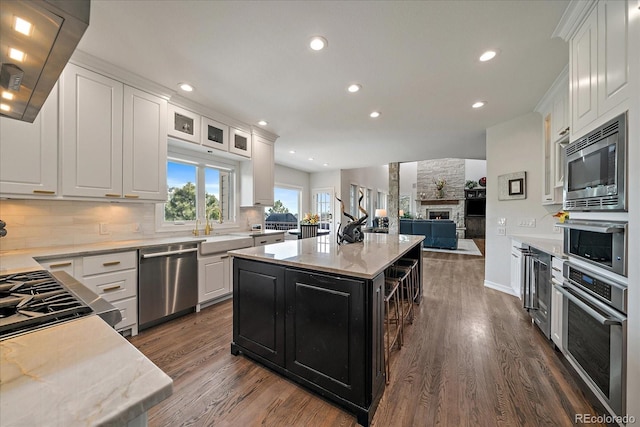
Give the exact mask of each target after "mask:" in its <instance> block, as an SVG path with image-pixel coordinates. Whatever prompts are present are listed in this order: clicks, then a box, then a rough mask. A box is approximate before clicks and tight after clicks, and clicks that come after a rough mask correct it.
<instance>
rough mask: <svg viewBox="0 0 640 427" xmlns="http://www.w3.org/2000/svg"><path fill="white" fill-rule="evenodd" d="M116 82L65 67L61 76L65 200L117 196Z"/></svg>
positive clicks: (119, 120) (119, 143)
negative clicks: (68, 197) (69, 198)
mask: <svg viewBox="0 0 640 427" xmlns="http://www.w3.org/2000/svg"><path fill="white" fill-rule="evenodd" d="M122 94H123V85H122V83H120V82H117V81H115V80H112V79H110V78H107V77H105V76H102V75H100V74H97V73H94V72H91V71H88V70H85V69H82V68H80V67H77V66H75V65H72V64H70V65H68V66H67V68H66V69H65V72H64V74H63V88H62V108H63V113H62V117H63V124H62V129H61V131H62V132H61V134H62V149H63V155H62V167H63V171H64V173H63V174H62V189H63V194H64V195H68V196H89V197H105V196H106V197H120V195H121V194H122Z"/></svg>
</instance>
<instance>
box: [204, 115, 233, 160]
mask: <svg viewBox="0 0 640 427" xmlns="http://www.w3.org/2000/svg"><path fill="white" fill-rule="evenodd" d="M202 145H204V146H205V147H210V148H215V149H216V150H221V151H229V126H227V125H225V124H222V123H220V122H216V121H215V120H212V119H210V118H207V117H204V116H202Z"/></svg>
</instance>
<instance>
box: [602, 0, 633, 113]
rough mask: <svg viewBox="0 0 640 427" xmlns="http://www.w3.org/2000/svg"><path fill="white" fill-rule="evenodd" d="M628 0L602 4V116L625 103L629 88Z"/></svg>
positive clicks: (606, 0)
mask: <svg viewBox="0 0 640 427" xmlns="http://www.w3.org/2000/svg"><path fill="white" fill-rule="evenodd" d="M628 11H629V9H628V4H627V2H626V1H620V0H605V1H600V2H599V3H598V115H599V116H601V115H602V114H603V113H606V112H607V111H609V110H611V109H612V108H613V107H615V106H616V105H618V104H620V103H621V102H622V101H623V100H625V99H626V98H627V97H628V96H629V94H628V92H629V91H628V87H629V56H628V51H629V40H628V34H629V15H628Z"/></svg>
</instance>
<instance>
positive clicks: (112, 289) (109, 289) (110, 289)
mask: <svg viewBox="0 0 640 427" xmlns="http://www.w3.org/2000/svg"><path fill="white" fill-rule="evenodd" d="M120 288H121V286H120V285H115V286H109V287H108V288H104V289H103V291H104V292H111V291H115V290H116V289H120Z"/></svg>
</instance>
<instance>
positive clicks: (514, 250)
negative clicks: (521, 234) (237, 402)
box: [511, 240, 523, 296]
mask: <svg viewBox="0 0 640 427" xmlns="http://www.w3.org/2000/svg"><path fill="white" fill-rule="evenodd" d="M522 246H523V245H522V243H520V242H518V241H515V240H512V245H511V289H513V292H514V293H515V294H516V295H518V296H519V295H520V292H521V290H520V288H521V287H522V275H523V265H522V262H523V256H522V252H520V251H519V250H518V249H520V248H522Z"/></svg>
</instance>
